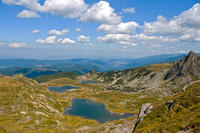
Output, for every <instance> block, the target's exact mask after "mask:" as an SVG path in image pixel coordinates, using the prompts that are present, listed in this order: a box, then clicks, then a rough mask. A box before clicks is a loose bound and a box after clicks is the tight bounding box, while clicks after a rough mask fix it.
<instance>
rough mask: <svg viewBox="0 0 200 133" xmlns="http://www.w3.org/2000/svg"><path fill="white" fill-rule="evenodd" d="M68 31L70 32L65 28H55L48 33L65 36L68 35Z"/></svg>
mask: <svg viewBox="0 0 200 133" xmlns="http://www.w3.org/2000/svg"><path fill="white" fill-rule="evenodd" d="M68 32H69V30H68V29H64V30H56V29H53V30H50V31H49V32H48V34H49V35H57V36H63V35H66V34H67V33H68Z"/></svg>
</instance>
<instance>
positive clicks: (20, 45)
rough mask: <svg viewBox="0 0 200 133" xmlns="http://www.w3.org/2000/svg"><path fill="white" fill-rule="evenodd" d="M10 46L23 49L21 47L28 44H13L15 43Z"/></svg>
mask: <svg viewBox="0 0 200 133" xmlns="http://www.w3.org/2000/svg"><path fill="white" fill-rule="evenodd" d="M8 46H9V47H12V48H21V47H25V46H26V44H25V43H18V42H13V43H10V44H9V45H8Z"/></svg>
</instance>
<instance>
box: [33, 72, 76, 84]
mask: <svg viewBox="0 0 200 133" xmlns="http://www.w3.org/2000/svg"><path fill="white" fill-rule="evenodd" d="M77 76H79V74H77V73H75V72H59V73H56V74H50V75H43V76H38V77H36V78H34V79H35V80H36V81H37V82H39V83H42V82H47V81H50V80H53V79H58V78H71V79H75V78H76V77H77Z"/></svg>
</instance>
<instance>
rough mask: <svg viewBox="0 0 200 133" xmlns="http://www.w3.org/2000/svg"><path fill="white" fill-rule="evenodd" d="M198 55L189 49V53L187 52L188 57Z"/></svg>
mask: <svg viewBox="0 0 200 133" xmlns="http://www.w3.org/2000/svg"><path fill="white" fill-rule="evenodd" d="M194 56H195V57H198V54H196V53H195V52H193V51H190V52H189V54H188V57H194Z"/></svg>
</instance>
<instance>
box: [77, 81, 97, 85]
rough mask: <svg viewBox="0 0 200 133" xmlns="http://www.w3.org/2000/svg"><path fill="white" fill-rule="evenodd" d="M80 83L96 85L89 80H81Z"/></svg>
mask: <svg viewBox="0 0 200 133" xmlns="http://www.w3.org/2000/svg"><path fill="white" fill-rule="evenodd" d="M80 83H88V84H96V83H97V82H96V81H90V80H82V81H80Z"/></svg>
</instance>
